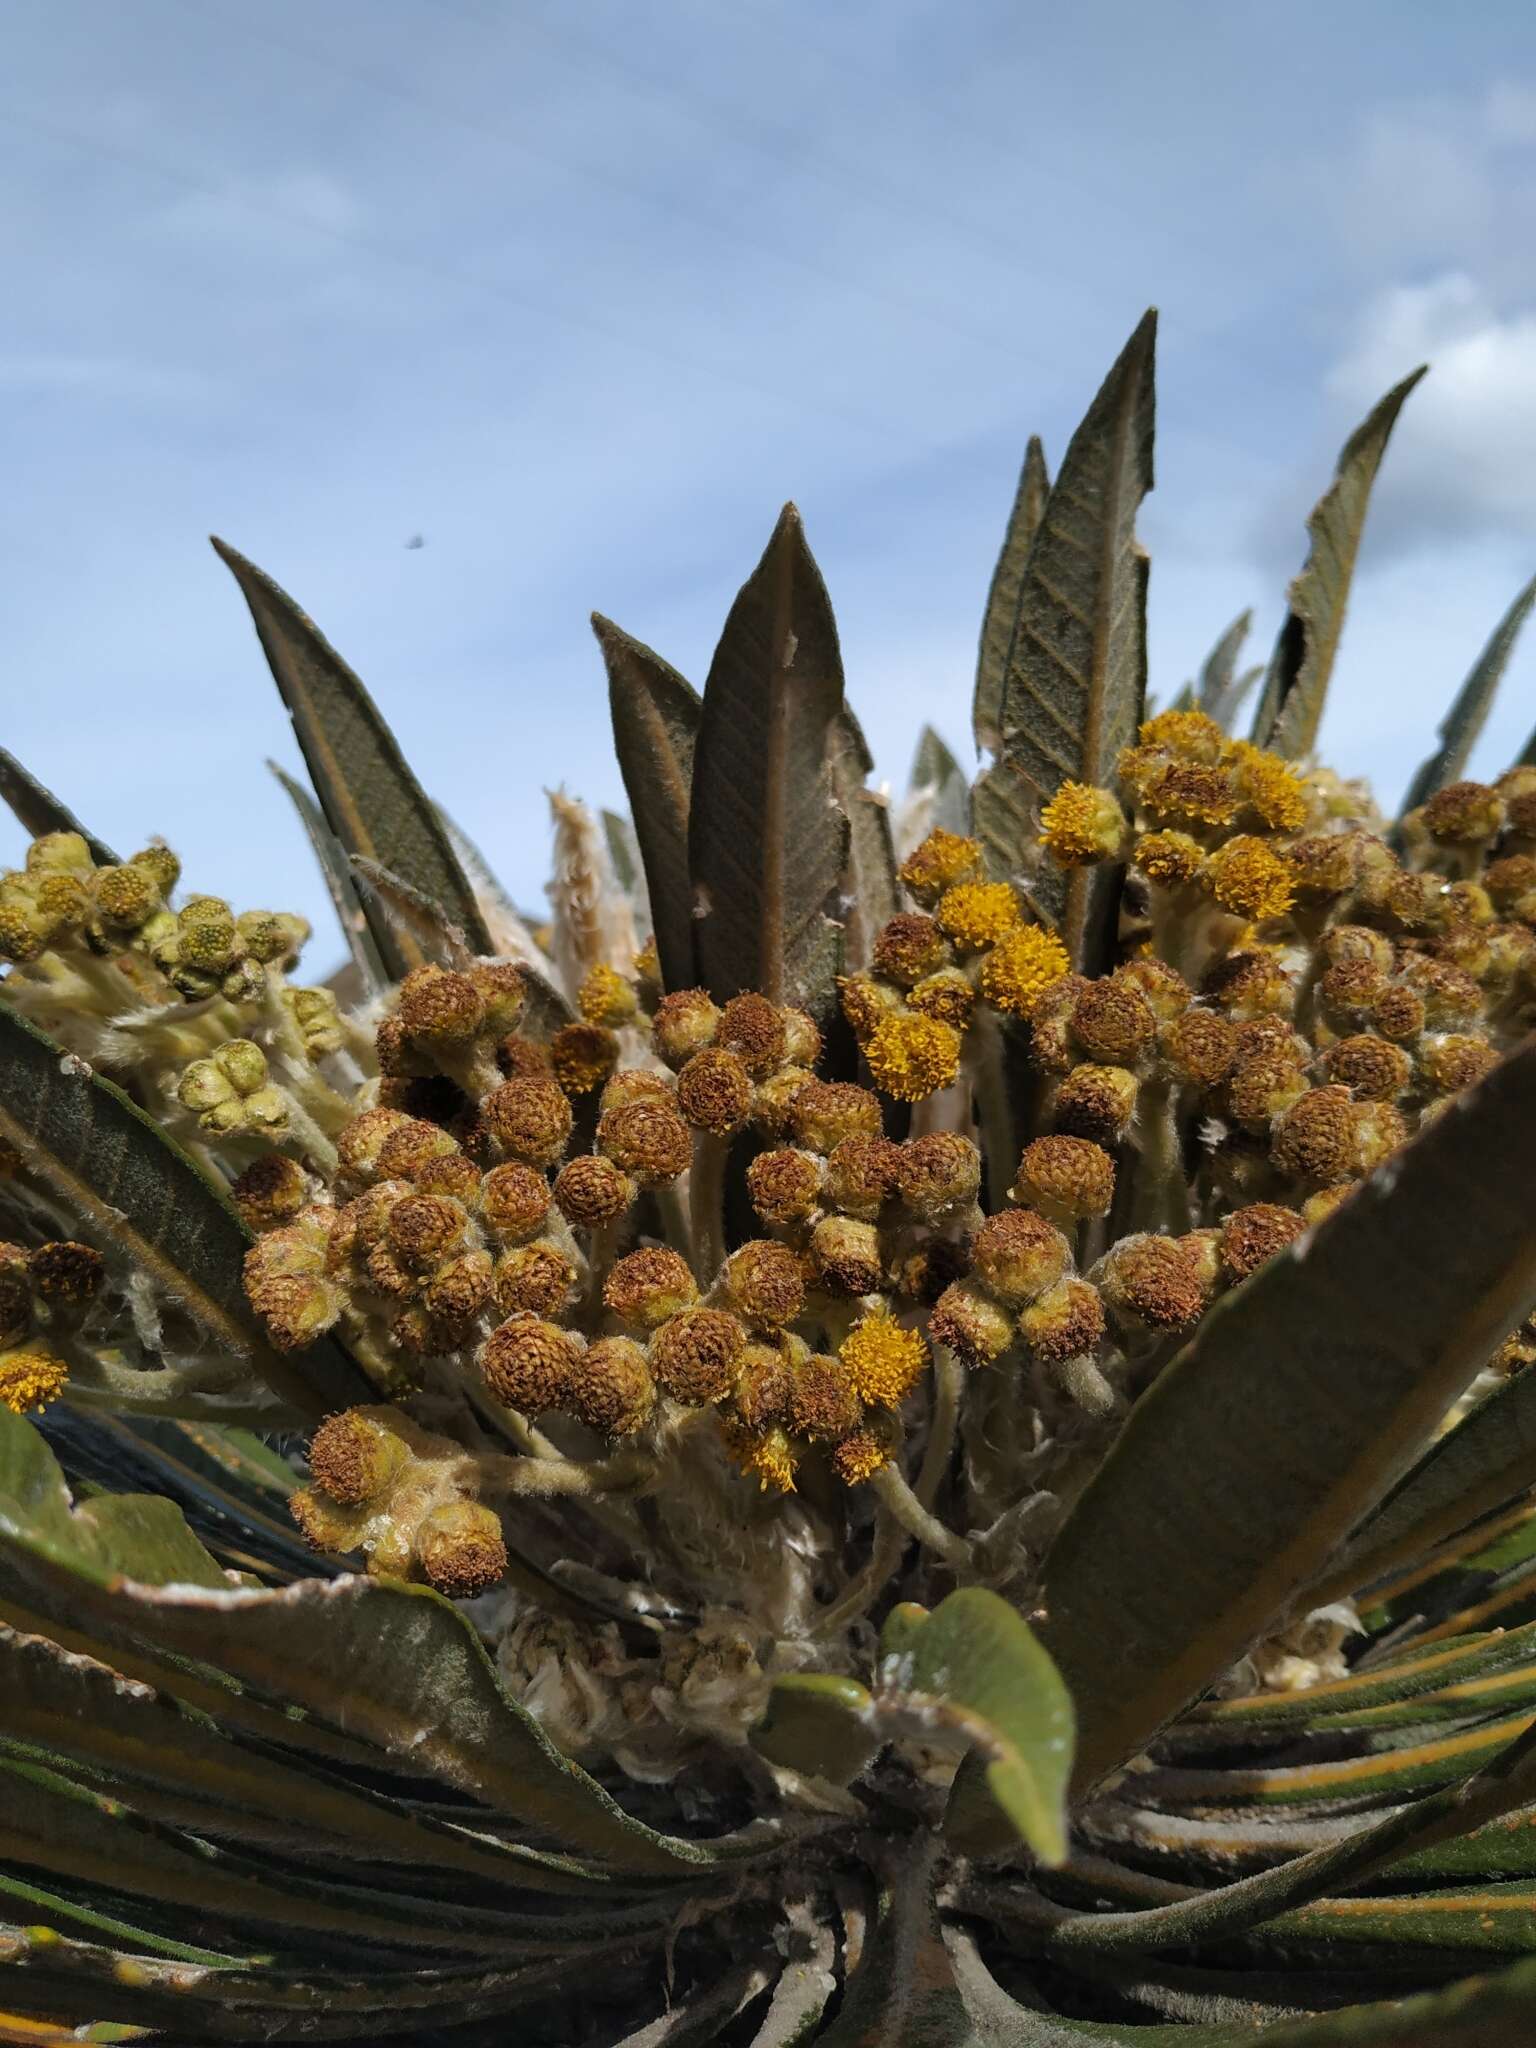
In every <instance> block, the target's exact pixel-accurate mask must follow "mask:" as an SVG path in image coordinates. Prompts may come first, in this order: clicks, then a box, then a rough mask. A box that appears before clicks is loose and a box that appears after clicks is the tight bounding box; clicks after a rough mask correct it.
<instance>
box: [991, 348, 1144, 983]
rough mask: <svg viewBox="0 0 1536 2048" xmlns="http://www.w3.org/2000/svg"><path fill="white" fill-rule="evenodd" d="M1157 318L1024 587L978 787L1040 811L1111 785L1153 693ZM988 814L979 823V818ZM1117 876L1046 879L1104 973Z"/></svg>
mask: <svg viewBox="0 0 1536 2048" xmlns="http://www.w3.org/2000/svg"><path fill="white" fill-rule="evenodd" d="M1156 334H1157V316H1156V314H1155V313H1148V314H1147V315H1146V317H1145V318H1144V319H1143V321H1142V322H1141V325H1140V326H1139V327H1138V328H1137V329H1136V332H1135V333H1134V334H1133V335H1132V336H1131V338H1130V340H1129V341H1128V342H1127V343H1126V345H1125V348H1124V349H1123V350H1122V352H1121V354H1120V358H1119V360H1118V361H1117V362H1116V364H1115V366H1114V368H1113V369H1112V370H1111V371H1110V373H1109V375H1108V377H1107V378H1106V379H1105V380H1104V383H1103V386H1102V387H1101V389H1100V391H1099V394H1098V396H1097V397H1096V398H1095V399H1094V401H1093V404H1092V405H1091V406H1090V407H1089V408H1088V412H1087V414H1086V415H1085V417H1084V419H1083V422H1082V425H1081V426H1080V427H1079V428H1078V429H1077V432H1076V433H1075V434H1074V435H1073V437H1072V441H1071V444H1070V446H1069V447H1068V449H1067V453H1066V456H1065V458H1064V460H1063V462H1062V465H1061V469H1060V471H1059V473H1058V475H1057V478H1056V481H1055V483H1054V484H1053V485H1052V487H1051V492H1050V496H1049V497H1048V498H1047V500H1046V506H1045V514H1044V517H1043V519H1042V521H1041V523H1040V528H1039V531H1038V533H1037V534H1036V536H1035V540H1034V544H1033V546H1032V547H1031V549H1030V552H1029V556H1028V560H1027V562H1026V564H1025V567H1024V573H1023V579H1022V583H1021V586H1020V590H1019V600H1018V615H1017V620H1016V623H1015V626H1014V631H1013V639H1012V644H1011V647H1010V650H1009V654H1008V662H1007V674H1006V683H1005V688H1004V692H1003V703H1002V731H1003V744H1002V752H1001V754H1000V756H999V758H998V760H997V762H996V763H995V764H994V766H993V768H992V769H991V770H990V771H989V772H988V774H987V775H986V776H984V777H983V778H982V782H983V783H986V784H988V785H991V784H993V783H997V784H999V785H1001V786H1002V787H1003V788H1005V789H1006V790H1007V793H1008V795H1009V797H1010V798H1011V799H1012V800H1013V801H1014V802H1015V803H1016V804H1017V803H1019V802H1023V803H1024V804H1025V805H1027V806H1032V807H1034V808H1035V809H1038V808H1039V807H1040V806H1042V805H1044V804H1045V803H1047V802H1048V801H1049V799H1050V797H1051V796H1052V795H1053V794H1054V792H1055V791H1056V789H1057V788H1058V787H1059V785H1060V784H1061V783H1063V782H1067V781H1076V782H1091V783H1106V782H1110V781H1112V780H1113V779H1114V772H1115V761H1116V758H1117V756H1118V754H1119V752H1120V750H1121V748H1122V747H1124V746H1125V745H1127V744H1128V742H1129V741H1130V740H1131V739H1133V738H1134V736H1135V732H1136V727H1137V724H1138V723H1139V721H1140V719H1141V715H1142V706H1143V700H1144V698H1145V695H1146V679H1147V671H1146V583H1147V558H1146V555H1145V554H1144V553H1143V551H1142V549H1141V546H1140V544H1139V543H1138V541H1137V539H1136V512H1137V508H1138V507H1139V505H1140V504H1141V501H1142V499H1143V498H1144V497H1145V496H1146V494H1147V492H1148V491H1149V490H1150V489H1151V488H1152V434H1153V355H1154V349H1155V344H1156ZM979 815H980V814H978V816H979ZM1119 890H1120V871H1119V870H1118V869H1112V868H1109V867H1105V866H1100V867H1095V868H1078V869H1073V870H1071V871H1070V872H1063V871H1061V870H1060V869H1057V868H1056V867H1055V866H1054V865H1053V866H1051V867H1049V868H1047V869H1043V870H1042V871H1041V873H1040V875H1039V876H1038V877H1037V894H1038V898H1039V901H1040V902H1041V904H1042V907H1043V908H1044V909H1045V910H1046V911H1047V912H1048V914H1049V915H1051V916H1052V917H1053V918H1055V919H1056V920H1057V922H1058V924H1059V926H1060V929H1061V932H1062V936H1063V938H1064V939H1065V941H1066V944H1067V948H1068V950H1069V952H1070V953H1071V955H1072V959H1073V964H1074V965H1075V966H1077V967H1079V968H1082V969H1083V970H1084V971H1086V972H1090V973H1091V972H1095V971H1096V969H1097V963H1098V959H1099V954H1100V952H1101V951H1102V949H1103V945H1104V942H1105V940H1106V938H1108V937H1112V935H1113V924H1114V910H1115V906H1116V905H1117V903H1118V901H1119Z"/></svg>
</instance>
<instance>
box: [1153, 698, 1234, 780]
mask: <svg viewBox="0 0 1536 2048" xmlns="http://www.w3.org/2000/svg"><path fill="white" fill-rule="evenodd" d="M1140 738H1141V744H1142V745H1143V746H1144V747H1162V748H1164V749H1165V750H1166V751H1167V752H1168V753H1170V754H1177V755H1178V757H1179V759H1180V760H1181V761H1200V762H1203V763H1204V765H1205V766H1206V767H1213V766H1214V765H1215V763H1216V762H1217V761H1219V760H1220V759H1221V755H1222V749H1223V748H1224V747H1225V746H1226V743H1227V736H1226V734H1225V733H1224V732H1223V731H1222V729H1221V727H1220V726H1219V725H1218V724H1217V723H1216V721H1215V719H1214V718H1208V717H1207V716H1206V714H1205V713H1204V712H1203V711H1159V712H1158V714H1157V716H1156V717H1155V718H1149V719H1148V720H1147V721H1146V723H1145V724H1144V725H1143V726H1142V728H1141V734H1140Z"/></svg>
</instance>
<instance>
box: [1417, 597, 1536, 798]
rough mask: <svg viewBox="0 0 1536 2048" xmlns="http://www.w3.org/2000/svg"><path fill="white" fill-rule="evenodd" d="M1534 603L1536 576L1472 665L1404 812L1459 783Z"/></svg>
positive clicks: (1421, 768)
mask: <svg viewBox="0 0 1536 2048" xmlns="http://www.w3.org/2000/svg"><path fill="white" fill-rule="evenodd" d="M1533 604H1536V576H1533V577H1532V579H1531V581H1530V582H1529V583H1527V584H1526V586H1525V588H1524V589H1523V590H1522V591H1521V593H1520V595H1519V596H1518V597H1517V598H1516V599H1515V601H1514V603H1513V604H1512V605H1511V606H1510V608H1509V610H1508V611H1507V612H1506V613H1505V614H1504V616H1503V618H1502V619H1500V621H1499V623H1498V624H1497V625H1496V626H1495V627H1494V629H1493V635H1492V637H1491V638H1490V640H1489V642H1488V645H1487V646H1486V647H1485V648H1484V649H1483V651H1482V653H1481V654H1480V655H1479V656H1478V657H1477V660H1476V661H1475V662H1473V664H1472V667H1471V670H1470V672H1469V673H1468V676H1467V679H1466V681H1465V682H1464V683H1463V684H1462V686H1461V688H1460V689H1459V690H1458V691H1457V692H1456V696H1455V699H1454V700H1453V702H1452V704H1451V708H1450V710H1449V711H1447V712H1446V714H1445V718H1444V720H1443V721H1442V723H1441V726H1440V744H1439V746H1438V747H1437V748H1436V749H1435V751H1434V753H1432V754H1431V755H1430V757H1429V759H1428V760H1427V761H1425V762H1424V763H1423V765H1422V766H1421V767H1420V769H1419V771H1418V773H1417V774H1416V775H1415V776H1414V778H1413V781H1412V782H1411V783H1410V784H1409V786H1408V794H1407V795H1406V796H1405V797H1404V798H1403V806H1402V807H1403V810H1404V812H1408V811H1412V810H1417V808H1418V806H1419V805H1420V804H1422V803H1425V802H1427V801H1428V799H1429V798H1430V797H1432V796H1433V795H1434V793H1435V791H1436V790H1437V789H1444V787H1445V785H1446V784H1447V783H1448V782H1455V781H1457V780H1459V778H1460V777H1461V776H1462V775H1463V774H1464V773H1465V771H1466V766H1467V760H1468V757H1469V755H1470V754H1471V752H1472V749H1473V748H1474V747H1475V746H1476V745H1477V739H1478V734H1479V733H1480V732H1481V731H1482V729H1483V725H1484V722H1485V720H1486V719H1487V717H1488V713H1489V712H1490V711H1491V710H1492V708H1493V699H1494V693H1495V692H1496V691H1497V689H1498V687H1499V682H1500V679H1501V678H1502V676H1503V674H1504V670H1505V669H1506V667H1507V666H1508V664H1509V657H1510V655H1511V654H1512V653H1513V652H1514V647H1515V642H1516V640H1518V639H1519V637H1520V628H1521V627H1522V626H1523V625H1524V624H1525V622H1526V620H1527V619H1528V618H1529V617H1530V615H1531V606H1532V605H1533Z"/></svg>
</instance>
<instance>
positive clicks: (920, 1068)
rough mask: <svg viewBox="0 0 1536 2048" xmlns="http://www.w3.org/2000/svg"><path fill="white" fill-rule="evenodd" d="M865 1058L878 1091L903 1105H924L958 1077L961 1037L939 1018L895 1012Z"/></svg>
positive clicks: (866, 1049) (884, 1021)
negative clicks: (926, 1097)
mask: <svg viewBox="0 0 1536 2048" xmlns="http://www.w3.org/2000/svg"><path fill="white" fill-rule="evenodd" d="M864 1057H865V1059H866V1060H868V1062H869V1071H870V1072H871V1073H872V1074H873V1075H874V1077H875V1086H876V1087H877V1088H883V1089H884V1091H885V1093H886V1094H887V1095H894V1096H895V1097H896V1098H897V1100H898V1101H901V1102H921V1101H922V1099H923V1097H924V1096H925V1095H932V1094H934V1093H935V1091H936V1090H938V1089H940V1088H947V1087H948V1086H949V1084H950V1082H951V1081H953V1080H954V1078H955V1076H956V1075H957V1074H958V1073H959V1071H960V1034H959V1032H958V1031H956V1030H955V1029H954V1027H953V1026H952V1025H949V1024H943V1023H940V1021H939V1019H938V1018H937V1017H924V1016H922V1015H921V1014H918V1013H915V1012H906V1013H903V1012H901V1011H895V1012H893V1013H892V1014H891V1015H890V1016H888V1017H882V1018H881V1020H880V1022H879V1023H878V1024H877V1025H876V1026H875V1029H874V1031H873V1033H872V1034H871V1036H870V1038H869V1040H868V1042H867V1043H866V1045H865V1047H864Z"/></svg>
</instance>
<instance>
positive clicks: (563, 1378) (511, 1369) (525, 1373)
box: [480, 1315, 580, 1416]
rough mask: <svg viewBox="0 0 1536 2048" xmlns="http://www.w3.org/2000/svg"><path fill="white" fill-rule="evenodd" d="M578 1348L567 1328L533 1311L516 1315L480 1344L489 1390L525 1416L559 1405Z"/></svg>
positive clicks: (481, 1362)
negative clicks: (546, 1319) (545, 1319)
mask: <svg viewBox="0 0 1536 2048" xmlns="http://www.w3.org/2000/svg"><path fill="white" fill-rule="evenodd" d="M579 1350H580V1347H579V1345H578V1344H577V1342H576V1339H575V1338H574V1337H573V1336H572V1335H571V1333H570V1331H569V1330H562V1329H561V1328H560V1327H559V1325H558V1324H556V1323H550V1322H545V1321H544V1320H542V1319H541V1318H540V1317H538V1316H535V1315H514V1316H511V1317H509V1318H508V1320H507V1321H506V1322H504V1323H502V1324H501V1325H500V1326H499V1327H498V1328H496V1329H494V1330H493V1331H492V1332H491V1334H490V1336H489V1337H487V1338H486V1340H485V1342H484V1344H482V1345H481V1347H480V1376H481V1378H482V1379H483V1380H484V1381H485V1384H486V1388H487V1390H488V1391H489V1392H490V1393H491V1394H493V1395H494V1396H495V1398H496V1399H497V1400H498V1401H503V1402H505V1403H506V1405H507V1407H509V1408H516V1409H517V1410H518V1411H519V1413H520V1414H523V1415H530V1416H532V1415H542V1414H544V1413H545V1412H546V1411H547V1410H548V1409H550V1408H558V1407H559V1406H560V1405H561V1403H562V1401H563V1399H564V1397H565V1390H566V1386H567V1383H568V1380H569V1377H570V1373H571V1369H572V1366H573V1364H574V1363H575V1360H576V1358H577V1355H578V1353H579Z"/></svg>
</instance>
